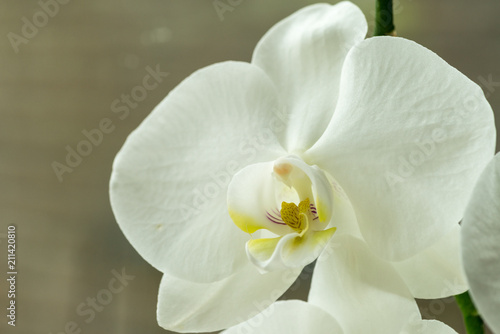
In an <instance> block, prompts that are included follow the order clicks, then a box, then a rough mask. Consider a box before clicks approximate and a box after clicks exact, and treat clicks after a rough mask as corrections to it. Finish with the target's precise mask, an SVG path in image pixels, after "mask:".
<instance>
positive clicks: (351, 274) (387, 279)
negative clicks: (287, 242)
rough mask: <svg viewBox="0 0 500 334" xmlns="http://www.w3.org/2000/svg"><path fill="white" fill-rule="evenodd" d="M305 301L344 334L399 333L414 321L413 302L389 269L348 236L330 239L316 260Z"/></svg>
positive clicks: (384, 262) (385, 263)
mask: <svg viewBox="0 0 500 334" xmlns="http://www.w3.org/2000/svg"><path fill="white" fill-rule="evenodd" d="M309 302H310V303H312V304H314V305H317V306H319V307H320V308H322V309H324V310H326V311H328V312H329V313H330V314H331V315H332V316H334V317H335V318H336V319H337V321H338V322H339V324H340V326H341V327H342V328H343V329H344V331H345V332H346V333H350V334H364V333H372V334H387V333H399V332H400V331H401V330H402V329H403V328H404V327H405V326H406V325H407V323H409V322H410V321H412V320H413V319H415V318H417V319H420V313H419V310H418V307H417V304H416V302H415V299H414V298H413V296H412V295H411V293H410V291H409V290H408V289H407V287H406V284H405V283H404V282H403V280H402V279H401V278H400V277H399V275H398V273H397V272H396V271H395V270H394V268H393V267H392V265H391V264H390V263H388V262H386V261H384V260H382V259H380V258H378V257H377V256H376V255H375V254H373V253H372V252H371V251H370V250H369V249H368V247H367V246H366V244H365V243H364V242H363V241H361V240H359V239H357V238H355V237H352V236H350V235H348V234H345V235H339V236H338V237H335V236H334V237H333V238H332V240H331V241H330V245H329V246H327V248H326V249H325V250H324V251H323V253H322V254H321V255H320V257H319V258H318V261H317V263H316V268H315V269H314V273H313V277H312V283H311V291H310V293H309Z"/></svg>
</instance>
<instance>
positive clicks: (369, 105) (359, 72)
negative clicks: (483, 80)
mask: <svg viewBox="0 0 500 334" xmlns="http://www.w3.org/2000/svg"><path fill="white" fill-rule="evenodd" d="M366 31H367V23H366V20H365V18H364V16H363V14H362V13H361V11H360V10H359V8H357V7H356V6H355V5H353V4H352V3H350V2H341V3H339V4H337V5H334V6H331V5H328V4H317V5H312V6H309V7H305V8H304V9H302V10H300V11H298V12H296V13H295V14H293V15H291V16H290V17H288V18H286V19H284V20H283V21H281V22H279V23H278V24H277V25H275V26H274V27H273V28H271V30H269V32H268V33H267V34H266V35H265V36H264V37H263V38H262V39H261V41H260V42H259V43H258V45H257V47H256V49H255V51H254V54H253V58H252V62H251V63H244V62H224V63H220V64H215V65H212V66H208V67H206V68H203V69H201V70H199V71H197V72H196V73H194V74H193V75H191V76H190V77H188V78H187V79H185V80H184V81H183V82H182V83H181V84H179V85H178V86H177V87H176V88H175V89H174V90H173V91H171V92H170V94H169V95H168V96H167V97H166V98H165V99H164V100H163V101H162V102H161V103H160V104H159V105H158V107H157V108H156V109H155V110H154V111H153V112H152V113H151V115H149V117H148V118H147V119H146V120H145V121H144V122H143V123H142V124H141V125H140V126H139V127H138V128H137V129H136V130H135V131H134V132H133V133H132V134H131V135H130V136H129V138H128V139H127V141H126V143H125V144H124V146H123V148H122V149H121V151H120V152H119V154H118V155H117V157H116V159H115V162H114V165H113V173H112V178H111V185H110V188H111V189H110V191H111V204H112V207H113V211H114V213H115V216H116V219H117V221H118V223H119V225H120V227H121V229H122V230H123V232H124V234H125V236H126V237H127V238H128V240H129V241H130V242H131V244H132V245H133V246H134V247H135V248H136V250H137V251H138V252H139V253H140V254H141V255H142V256H143V257H144V258H145V259H146V260H147V261H148V262H149V263H151V265H153V266H154V267H155V268H157V269H158V270H160V271H161V272H162V273H163V279H162V282H161V284H160V291H159V296H158V314H157V315H158V322H159V324H160V325H161V326H162V327H164V328H166V329H170V330H175V331H179V332H190V331H215V330H219V329H222V328H228V327H231V326H234V325H236V324H238V323H241V322H243V321H245V320H247V319H249V318H251V317H252V316H254V315H255V314H257V313H258V312H259V311H261V310H263V309H265V308H266V307H267V306H269V305H270V304H271V303H273V302H274V301H275V300H276V299H277V298H279V296H280V295H281V294H282V293H283V292H284V291H286V290H287V288H288V287H289V286H290V285H291V284H292V283H293V282H294V280H295V279H296V277H297V276H298V275H299V273H300V271H301V269H302V268H303V267H304V266H305V265H307V264H308V263H311V262H312V261H314V260H315V259H316V257H318V255H319V254H323V255H324V256H323V255H322V256H320V260H321V261H319V263H318V265H317V268H316V273H315V275H314V279H313V285H314V286H313V289H312V291H311V295H312V296H314V295H321V294H322V287H323V286H325V285H327V286H330V287H332V286H333V289H329V290H328V291H329V292H328V293H325V294H327V295H329V296H330V294H331V296H330V297H331V298H332V303H333V301H335V303H337V304H336V305H337V306H336V308H337V309H338V310H339V312H340V314H341V315H342V319H341V317H340V315H338V316H337V315H336V316H337V319H338V321H340V322H341V325H342V328H343V329H344V330H345V331H347V332H348V333H356V332H357V331H356V330H358V329H359V328H365V329H366V327H362V326H367V324H370V323H371V322H374V323H381V322H382V321H383V322H386V323H388V322H390V323H391V324H390V326H389V327H390V331H386V332H384V333H389V332H393V331H392V329H397V330H399V329H401V328H403V327H404V326H406V323H407V321H408V319H407V316H410V315H411V314H413V313H414V311H415V309H416V304H415V301H414V297H417V298H439V297H444V296H449V295H453V294H456V293H459V292H463V291H465V290H466V289H467V286H466V285H465V282H464V279H463V276H462V273H461V269H460V268H461V262H460V256H459V249H458V246H459V227H458V225H457V223H458V221H459V220H460V219H461V217H462V214H463V208H464V207H465V203H466V201H467V199H468V197H469V195H470V191H471V189H472V187H473V185H474V183H475V181H476V179H477V177H478V175H479V173H480V171H481V170H482V169H483V168H484V166H485V165H486V163H487V161H489V160H490V159H491V157H492V155H493V150H494V142H495V129H494V123H493V114H492V111H491V108H490V106H489V104H488V103H487V101H486V99H485V98H484V94H483V93H482V91H481V89H480V88H479V87H478V86H477V85H476V84H474V83H473V82H472V81H470V80H469V79H467V78H466V77H465V76H464V75H462V74H461V73H459V72H458V71H457V70H455V69H454V68H452V67H451V66H449V65H448V64H447V63H446V62H444V61H443V60H442V59H440V58H439V57H438V56H437V55H435V54H434V53H432V52H431V51H429V50H427V49H425V48H424V47H422V46H420V45H418V44H416V43H414V42H411V41H408V40H405V39H402V38H393V37H379V38H370V39H367V40H363V39H364V37H365V35H366ZM249 234H250V235H249ZM334 246H335V247H334ZM326 247H328V248H327V249H330V250H331V249H332V247H334V248H333V251H331V252H325V251H324V249H325V248H326ZM327 255H328V256H327ZM378 259H380V261H377V260H378ZM379 262H380V263H382V264H383V265H382V267H380V266H378V265H376V264H377V263H379ZM368 283H369V284H368ZM386 283H391V284H386ZM393 283H394V284H393ZM371 284H372V285H371ZM380 286H383V287H384V288H380ZM363 287H364V288H363ZM353 296H356V298H353ZM330 297H329V298H330ZM314 300H315V298H312V300H311V302H314V303H317V304H322V303H321V299H320V298H318V299H317V300H315V301H314ZM319 306H321V307H322V308H325V307H323V305H319ZM356 308H358V309H356ZM353 310H356V312H354V311H353ZM402 318H406V319H402ZM359 326H361V327H359ZM383 328H387V326H386V327H383ZM351 329H352V330H351ZM370 332H371V333H374V332H373V331H370Z"/></svg>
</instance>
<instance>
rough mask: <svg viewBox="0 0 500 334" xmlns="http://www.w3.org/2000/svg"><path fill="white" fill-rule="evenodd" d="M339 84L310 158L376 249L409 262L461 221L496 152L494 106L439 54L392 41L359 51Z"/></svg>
mask: <svg viewBox="0 0 500 334" xmlns="http://www.w3.org/2000/svg"><path fill="white" fill-rule="evenodd" d="M340 87H341V89H340V95H339V96H340V97H339V101H338V103H337V108H336V110H335V113H334V115H333V118H332V121H331V123H330V124H329V126H328V128H327V130H326V131H325V133H324V135H323V136H322V137H321V138H320V139H319V140H318V142H317V143H316V144H315V146H314V147H312V148H311V149H310V150H309V151H308V152H306V153H305V155H304V157H303V158H304V159H305V160H306V161H308V162H309V163H312V164H316V165H318V166H319V167H320V168H322V169H323V170H325V171H326V172H328V173H329V174H331V175H332V176H333V177H335V179H336V180H337V181H338V182H339V184H340V185H341V186H342V187H343V189H344V190H345V192H346V193H347V195H348V196H349V198H350V200H351V203H352V205H353V207H354V210H355V212H356V217H357V219H358V222H359V227H360V230H361V233H362V235H363V238H364V239H365V240H366V242H367V244H368V245H369V247H370V248H371V249H372V250H373V251H374V252H376V253H377V254H378V255H379V256H381V257H383V258H385V259H387V260H391V261H401V260H404V259H407V258H409V257H411V256H413V255H415V254H417V253H419V252H421V251H423V250H424V249H426V248H428V247H430V246H431V245H433V244H435V243H436V242H437V241H438V240H439V239H441V238H443V237H444V236H445V235H446V234H448V233H449V232H450V231H451V230H452V229H453V227H454V226H455V225H456V224H457V223H458V221H460V219H461V218H462V215H463V211H464V208H465V205H466V203H467V200H468V198H469V196H470V192H471V190H472V187H473V185H474V183H475V182H476V180H477V178H478V176H479V173H480V172H481V170H482V169H483V168H484V166H485V165H486V163H487V162H488V161H489V160H490V159H491V157H492V155H493V152H494V147H495V127H494V121H493V113H492V110H491V107H490V106H489V104H488V102H487V101H486V99H485V97H484V94H483V92H482V91H481V88H480V87H479V86H477V85H476V84H475V83H473V82H472V81H471V80H469V79H468V78H466V77H465V76H464V75H463V74H461V73H460V72H458V71H457V70H456V69H454V68H453V67H451V66H450V65H448V64H447V63H446V62H445V61H443V60H442V59H441V58H439V57H438V56H437V55H436V54H434V53H433V52H431V51H429V50H427V49H426V48H424V47H422V46H420V45H418V44H416V43H414V42H411V41H408V40H405V39H402V38H395V37H374V38H370V39H368V40H365V41H363V42H362V43H360V44H358V45H357V46H355V47H353V48H352V49H351V51H350V52H349V54H348V55H347V57H346V60H345V63H344V67H343V71H342V78H341V84H340Z"/></svg>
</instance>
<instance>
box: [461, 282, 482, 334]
mask: <svg viewBox="0 0 500 334" xmlns="http://www.w3.org/2000/svg"><path fill="white" fill-rule="evenodd" d="M455 300H456V301H457V304H458V307H460V311H462V314H463V317H464V323H465V328H466V329H467V334H484V326H483V319H481V316H480V315H479V312H477V310H476V306H475V305H474V303H473V302H472V299H471V298H470V295H469V292H468V291H465V292H464V293H462V294H459V295H456V296H455Z"/></svg>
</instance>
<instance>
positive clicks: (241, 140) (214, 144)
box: [110, 62, 284, 282]
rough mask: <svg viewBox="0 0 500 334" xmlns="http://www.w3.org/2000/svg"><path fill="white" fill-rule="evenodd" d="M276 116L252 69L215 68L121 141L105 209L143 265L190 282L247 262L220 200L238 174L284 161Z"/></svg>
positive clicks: (269, 87)
mask: <svg viewBox="0 0 500 334" xmlns="http://www.w3.org/2000/svg"><path fill="white" fill-rule="evenodd" d="M278 108H279V104H278V101H277V95H276V91H275V87H274V85H273V84H272V83H271V82H270V81H269V79H268V77H267V76H266V75H265V73H263V72H262V70H261V69H260V68H258V67H256V66H254V65H251V64H248V63H241V62H226V63H220V64H215V65H212V66H209V67H206V68H203V69H201V70H199V71H197V72H195V73H194V74H192V75H191V76H190V77H188V78H187V79H185V80H184V81H183V82H182V83H181V84H179V85H178V86H177V87H176V88H175V89H174V90H173V91H171V92H170V94H169V95H168V96H167V97H166V98H165V99H164V100H163V101H162V102H161V103H160V104H159V105H158V106H157V107H156V108H155V109H154V110H153V112H152V113H151V114H150V115H149V116H148V117H147V118H146V120H144V122H143V123H142V124H141V125H140V126H139V127H138V128H137V129H136V130H135V131H134V132H133V133H132V134H131V135H130V136H129V137H128V139H127V141H126V142H125V144H124V146H123V147H122V149H121V150H120V152H119V153H118V155H117V156H116V158H115V161H114V164H113V172H112V176H111V184H110V197H111V205H112V208H113V212H114V214H115V217H116V219H117V222H118V224H119V226H120V228H121V229H122V231H123V232H124V234H125V236H126V237H127V239H128V240H129V241H130V243H131V244H132V245H133V246H134V248H135V249H136V250H137V251H138V252H139V254H141V255H142V256H143V257H144V258H145V259H146V261H148V262H149V263H150V264H152V265H153V266H154V267H155V268H157V269H159V270H160V271H162V272H168V273H169V274H171V275H174V276H177V277H179V278H184V279H188V280H193V281H198V282H210V281H216V280H220V279H222V278H224V277H227V276H230V275H232V274H233V273H234V272H236V271H238V270H240V269H241V268H242V266H243V265H244V264H245V263H247V262H248V260H247V258H246V254H245V247H244V244H245V242H246V241H247V239H248V236H247V235H245V234H244V233H241V231H239V230H238V229H237V228H236V226H234V224H233V223H232V221H231V219H230V217H229V214H228V213H227V206H226V205H227V204H226V190H227V185H228V183H229V181H230V179H231V177H232V175H234V173H235V172H237V171H238V170H239V169H241V168H242V167H244V166H246V165H247V164H251V163H256V162H259V161H268V160H273V159H276V158H277V157H278V156H281V155H283V153H284V152H283V149H282V148H281V146H280V145H279V143H278V140H277V139H276V133H275V130H276V129H277V128H278V127H275V126H273V124H274V125H276V124H277V122H279V118H278V116H277V115H276V114H275V113H274V111H275V110H277V109H278Z"/></svg>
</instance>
